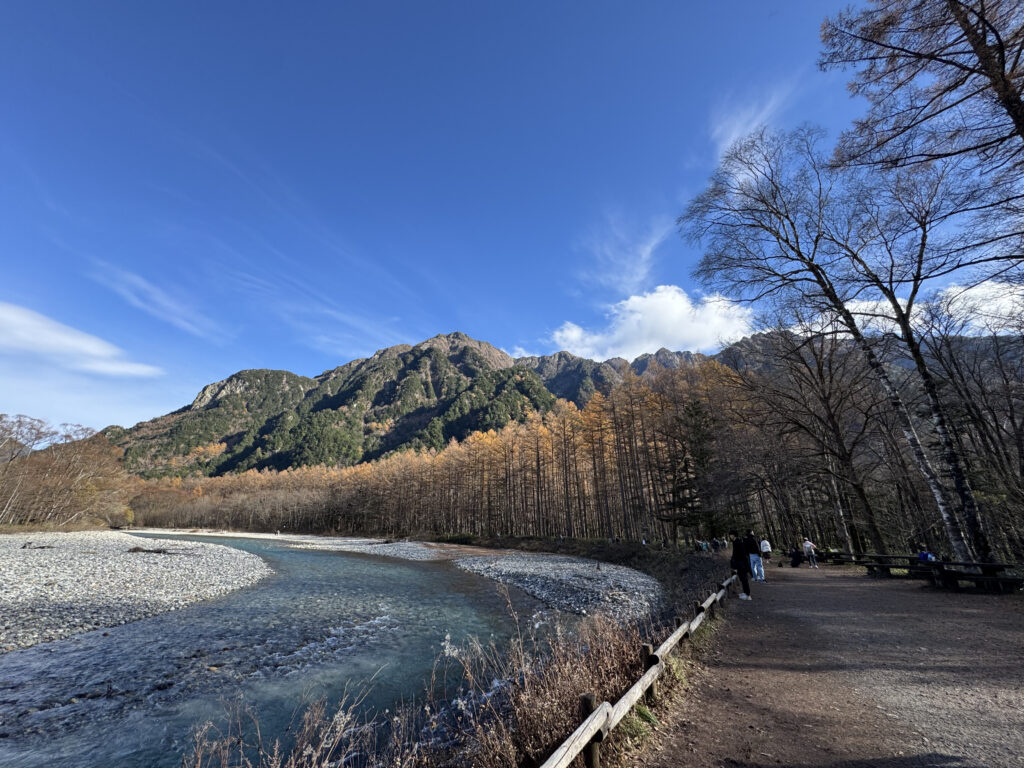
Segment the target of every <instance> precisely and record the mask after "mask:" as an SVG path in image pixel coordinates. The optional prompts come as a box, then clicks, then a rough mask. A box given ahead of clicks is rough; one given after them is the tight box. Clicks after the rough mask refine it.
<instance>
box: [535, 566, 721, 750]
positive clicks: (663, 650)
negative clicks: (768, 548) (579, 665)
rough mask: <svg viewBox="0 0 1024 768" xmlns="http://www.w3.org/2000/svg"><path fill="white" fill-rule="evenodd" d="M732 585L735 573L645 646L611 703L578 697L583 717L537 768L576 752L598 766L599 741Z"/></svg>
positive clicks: (648, 691)
mask: <svg viewBox="0 0 1024 768" xmlns="http://www.w3.org/2000/svg"><path fill="white" fill-rule="evenodd" d="M735 585H736V576H730V577H729V578H728V579H726V580H725V581H723V582H722V583H721V584H720V585H719V588H718V591H717V592H715V593H714V594H713V595H711V596H710V597H708V599H707V600H705V601H704V602H703V603H696V604H695V605H694V607H695V610H696V616H694V617H693V619H691V620H690V621H686V622H684V621H682V620H681V619H677V620H676V629H675V631H674V632H673V633H672V634H671V635H669V636H668V638H666V640H665V642H663V643H662V644H661V645H659V646H658V648H657V650H655V649H654V648H652V647H651V646H649V645H645V646H644V647H643V649H642V650H641V653H642V654H643V658H644V666H645V667H646V671H645V672H644V674H643V675H642V676H641V677H640V679H639V680H637V681H636V682H635V683H633V685H632V686H631V687H630V689H629V690H628V691H626V692H625V693H624V694H623V695H622V697H621V698H620V699H619V700H618V701H617V702H615V704H614V705H613V704H611V703H610V702H607V701H602V702H601V703H600V704H598V703H597V697H596V696H594V694H592V693H588V694H584V695H583V696H581V697H580V713H581V714H582V715H583V716H584V720H583V722H582V723H580V726H579V727H578V728H577V729H576V730H575V731H573V732H572V735H571V736H570V737H569V738H567V739H566V740H565V741H563V742H562V744H561V745H560V746H559V747H558V749H556V750H555V751H554V752H553V753H552V754H551V757H549V758H548V759H547V761H545V763H544V764H543V765H542V766H541V768H566V766H568V765H569V764H570V763H571V762H572V761H573V760H575V759H576V758H577V756H579V755H580V754H582V755H583V762H584V764H585V765H586V766H587V768H599V767H600V764H601V742H602V741H604V740H605V738H606V737H607V736H608V734H609V733H610V732H611V731H612V730H614V728H615V727H616V726H617V725H618V724H619V723H620V722H622V719H623V718H624V717H625V716H626V715H628V714H629V712H630V710H631V709H633V707H634V706H635V705H636V703H637V702H638V701H640V699H641V698H643V697H644V696H647V697H648V698H650V697H651V695H652V694H653V693H654V692H655V691H656V690H657V684H658V678H659V677H661V675H662V674H663V673H664V671H665V659H666V658H668V655H669V654H670V653H671V652H672V651H673V650H674V649H675V648H676V646H678V645H679V644H680V643H681V642H682V641H683V640H685V639H686V638H688V637H692V636H693V633H694V632H696V631H697V628H698V627H700V625H701V624H703V623H704V617H705V616H712V617H714V613H715V607H716V606H717V605H718V604H719V603H720V602H722V601H723V600H725V599H726V598H727V597H728V595H729V591H730V590H731V589H732V588H733V587H735Z"/></svg>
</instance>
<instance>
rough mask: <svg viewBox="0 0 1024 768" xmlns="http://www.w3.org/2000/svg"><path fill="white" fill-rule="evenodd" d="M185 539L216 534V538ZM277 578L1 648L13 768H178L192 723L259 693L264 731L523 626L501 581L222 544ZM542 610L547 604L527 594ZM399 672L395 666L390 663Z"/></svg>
mask: <svg viewBox="0 0 1024 768" xmlns="http://www.w3.org/2000/svg"><path fill="white" fill-rule="evenodd" d="M160 538H180V539H184V540H190V541H206V542H209V541H211V539H209V538H201V537H195V538H193V537H187V536H181V537H160ZM216 543H218V544H226V545H229V546H233V547H238V548H239V549H243V550H245V551H247V552H253V553H255V554H257V555H259V556H260V557H262V558H264V559H265V560H266V561H267V563H268V564H269V565H270V567H271V568H273V569H274V571H275V573H274V575H273V576H271V577H269V578H267V579H264V580H263V581H261V582H259V583H258V584H256V585H254V586H252V587H249V588H246V589H242V590H239V591H236V592H233V593H231V594H228V595H225V596H223V597H221V598H218V599H216V600H210V601H206V602H202V603H196V604H193V605H191V606H189V607H188V608H185V609H183V610H180V611H173V612H170V613H165V614H161V615H159V616H154V617H152V618H149V619H144V620H142V621H136V622H132V623H131V624H125V625H123V626H120V627H112V628H108V629H104V630H96V631H94V632H89V633H85V634H81V635H77V636H75V637H71V638H68V639H66V640H60V641H57V642H53V643H46V644H42V645H37V646H34V647H32V648H26V649H23V650H19V651H13V652H10V653H7V654H3V655H0V766H4V768H36V767H37V766H39V767H41V766H47V767H49V766H53V767H54V768H91V767H93V766H96V767H98V766H104V768H151V767H152V768H162V767H164V766H167V767H170V766H178V765H180V762H181V757H182V754H183V753H184V751H185V750H186V748H187V744H188V740H189V733H190V729H191V727H192V726H193V725H194V724H195V723H197V722H201V721H204V720H208V719H212V720H214V721H220V720H222V719H223V715H224V711H225V709H224V701H225V700H234V699H236V698H237V697H238V696H244V698H245V701H246V702H247V703H248V704H250V705H254V706H255V707H256V709H257V711H258V713H259V716H260V720H261V725H262V726H263V728H264V733H265V734H266V733H267V732H268V731H269V732H279V731H281V730H283V729H284V728H285V727H286V726H287V725H288V723H290V722H291V721H292V720H293V719H294V718H295V716H296V710H297V708H298V707H299V706H300V704H301V703H302V702H303V701H304V700H309V699H310V698H317V697H319V696H321V695H326V696H328V698H329V699H332V697H333V699H332V700H334V699H336V698H337V697H338V696H339V695H340V693H341V691H342V689H343V688H344V686H345V683H346V682H347V681H360V680H364V679H367V678H369V677H370V676H371V675H373V674H374V673H376V672H378V670H381V671H380V673H379V674H378V675H377V678H376V680H375V681H374V685H373V690H372V693H371V695H370V697H369V698H368V700H367V706H369V707H372V708H374V709H384V708H385V707H388V706H390V705H391V704H392V703H394V702H396V701H399V700H401V699H409V698H411V697H414V696H418V695H419V694H421V693H422V692H423V689H424V684H425V681H426V679H427V678H428V676H429V674H430V670H431V667H432V665H433V662H434V659H435V657H436V656H437V654H438V652H439V651H440V646H441V643H442V642H443V640H444V638H445V635H446V634H447V635H450V636H451V640H452V642H453V643H458V642H461V641H463V640H465V639H466V638H468V637H470V636H476V637H480V638H490V637H492V636H493V637H495V638H496V639H497V640H498V641H499V642H500V641H501V640H503V639H505V638H507V637H508V635H509V633H510V631H511V628H512V627H511V619H510V618H509V615H508V611H507V607H506V604H505V600H504V598H503V597H502V596H500V595H499V593H498V591H497V588H496V586H495V584H494V582H492V581H490V580H488V579H484V578H482V577H479V576H476V575H473V574H469V573H466V572H464V571H460V570H459V569H457V568H456V567H454V566H453V565H451V564H449V563H444V562H425V563H423V562H409V561H401V560H391V559H381V558H375V557H368V556H363V555H354V554H347V553H338V552H325V551H317V550H301V549H290V548H288V547H286V546H284V545H282V544H280V543H277V542H274V541H273V540H267V539H243V538H239V539H219V538H218V539H216ZM516 603H517V608H518V609H520V610H521V611H525V612H526V615H529V612H530V611H531V610H533V609H534V608H535V607H537V606H536V604H535V603H534V602H533V601H532V599H530V598H528V597H526V596H525V595H518V596H517V597H516ZM381 668H383V669H381Z"/></svg>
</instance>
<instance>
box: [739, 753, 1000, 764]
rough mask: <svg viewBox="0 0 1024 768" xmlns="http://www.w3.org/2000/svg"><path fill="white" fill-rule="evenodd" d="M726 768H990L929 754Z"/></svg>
mask: <svg viewBox="0 0 1024 768" xmlns="http://www.w3.org/2000/svg"><path fill="white" fill-rule="evenodd" d="M722 765H724V766H728V768H991V766H986V765H982V764H981V763H975V762H968V761H967V760H966V758H963V757H957V756H956V755H943V754H939V753H929V754H921V755H896V756H892V757H883V756H879V757H872V758H865V759H859V758H858V759H856V760H838V761H834V762H820V761H815V762H811V763H803V762H801V763H776V762H771V763H761V762H747V761H745V760H725V762H723V763H722Z"/></svg>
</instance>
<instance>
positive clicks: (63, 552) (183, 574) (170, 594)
mask: <svg viewBox="0 0 1024 768" xmlns="http://www.w3.org/2000/svg"><path fill="white" fill-rule="evenodd" d="M37 547H39V548H37ZM44 547H45V548H44ZM133 547H142V548H144V549H166V550H168V552H169V553H170V554H156V553H151V552H134V553H133V552H129V550H130V549H132V548H133ZM271 573H272V571H271V569H270V568H269V567H267V565H266V564H265V563H264V562H263V560H262V559H260V558H259V557H257V556H256V555H252V554H249V553H247V552H242V551H240V550H237V549H233V548H231V547H226V546H221V545H219V544H206V543H201V544H200V543H194V542H185V541H167V540H163V541H160V540H155V539H144V538H140V537H137V536H130V535H128V534H125V533H119V532H117V531H88V532H75V533H28V534H8V535H2V536H0V652H6V651H12V650H15V649H17V648H25V647H28V646H30V645H35V644H36V643H45V642H50V641H53V640H60V639H62V638H65V637H69V636H71V635H75V634H78V633H80V632H88V631H90V630H94V629H101V628H104V627H114V626H117V625H119V624H126V623H128V622H130V621H136V620H138V619H142V618H145V617H147V616H153V615H155V614H158V613H163V612H165V611H173V610H177V609H179V608H183V607H185V606H187V605H189V604H191V603H194V602H197V601H199V600H208V599H210V598H213V597H218V596H220V595H223V594H225V593H227V592H231V591H233V590H236V589H240V588H242V587H247V586H249V585H251V584H254V583H256V582H257V581H259V580H260V579H262V578H265V577H266V576H269V575H270V574H271Z"/></svg>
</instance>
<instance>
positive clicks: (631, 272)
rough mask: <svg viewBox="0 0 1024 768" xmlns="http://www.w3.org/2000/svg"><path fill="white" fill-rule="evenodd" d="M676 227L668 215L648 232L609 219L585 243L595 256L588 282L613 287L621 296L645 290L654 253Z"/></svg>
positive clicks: (587, 274) (658, 218)
mask: <svg viewBox="0 0 1024 768" xmlns="http://www.w3.org/2000/svg"><path fill="white" fill-rule="evenodd" d="M673 228H674V221H673V219H672V218H670V217H667V216H659V217H656V218H654V219H653V220H652V221H651V222H650V223H649V224H648V225H647V227H646V228H644V229H640V228H638V227H631V226H630V225H628V224H626V223H625V222H624V221H623V220H622V219H621V218H620V217H618V216H612V215H609V216H606V217H605V221H604V223H603V225H602V227H601V228H600V231H599V232H596V233H594V234H593V235H591V236H590V237H589V238H587V239H586V240H585V241H584V247H585V248H586V249H587V250H588V251H590V253H591V255H592V256H593V259H592V261H591V263H590V264H588V268H587V270H586V272H585V273H584V275H583V277H584V279H585V280H586V281H587V282H590V283H594V284H597V285H602V286H604V287H606V288H611V289H613V290H614V291H615V292H616V293H617V294H618V295H620V296H631V295H633V294H635V293H638V292H640V291H642V290H644V289H645V288H646V287H647V283H648V280H649V277H650V273H651V267H652V266H653V263H654V252H655V251H656V250H657V249H658V246H660V245H661V244H662V243H663V242H665V239H666V238H667V237H668V236H669V235H670V234H671V233H672V230H673Z"/></svg>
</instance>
